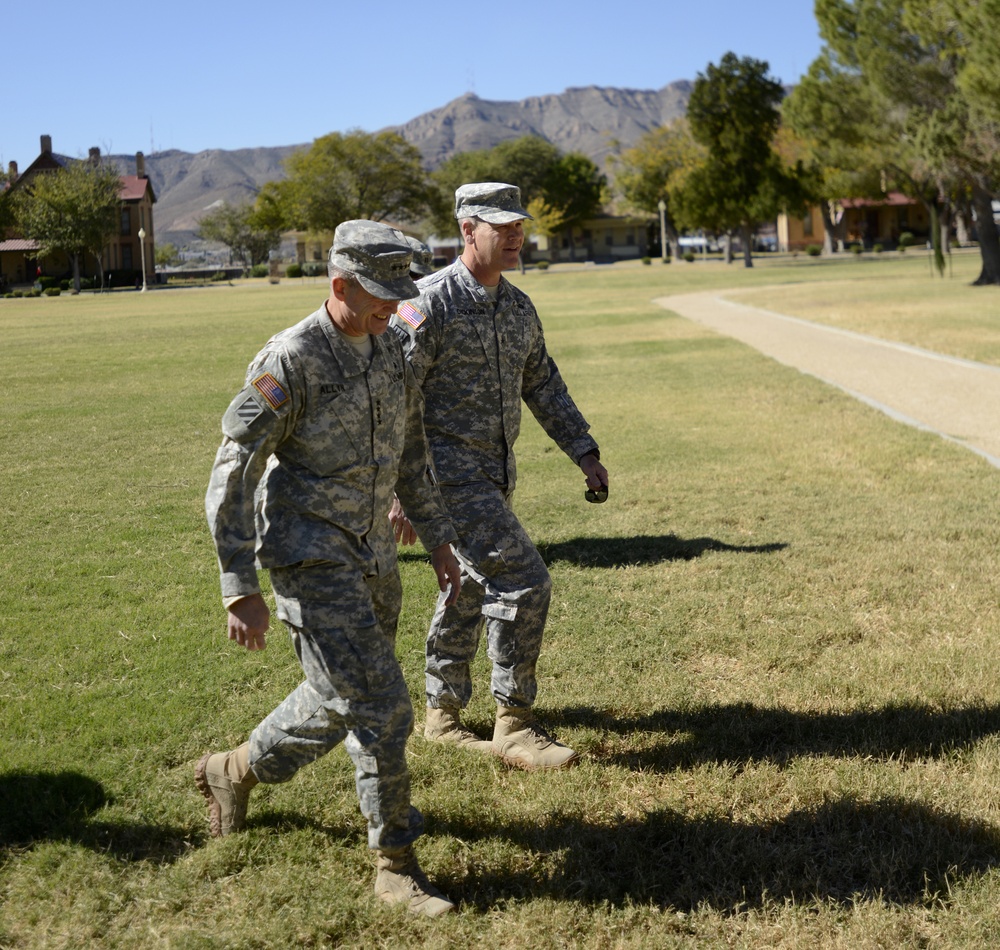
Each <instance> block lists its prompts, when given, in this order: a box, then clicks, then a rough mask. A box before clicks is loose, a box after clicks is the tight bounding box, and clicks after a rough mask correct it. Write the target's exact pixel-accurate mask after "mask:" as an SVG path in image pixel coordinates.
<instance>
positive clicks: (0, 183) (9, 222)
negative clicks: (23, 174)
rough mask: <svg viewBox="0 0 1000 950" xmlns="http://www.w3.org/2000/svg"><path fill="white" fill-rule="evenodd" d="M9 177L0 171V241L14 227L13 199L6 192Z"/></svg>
mask: <svg viewBox="0 0 1000 950" xmlns="http://www.w3.org/2000/svg"><path fill="white" fill-rule="evenodd" d="M9 181H10V176H9V175H8V174H7V173H6V172H5V171H4V170H3V169H0V240H3V238H4V237H6V235H7V230H8V229H9V228H12V227H13V226H14V199H13V196H12V195H11V194H10V193H9V191H8V183H9Z"/></svg>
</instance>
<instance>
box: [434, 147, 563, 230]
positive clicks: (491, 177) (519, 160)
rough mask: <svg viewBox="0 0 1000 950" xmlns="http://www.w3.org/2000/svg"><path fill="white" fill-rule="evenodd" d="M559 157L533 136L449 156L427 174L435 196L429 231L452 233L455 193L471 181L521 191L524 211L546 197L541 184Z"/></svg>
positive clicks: (543, 186)
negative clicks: (514, 188) (484, 182)
mask: <svg viewBox="0 0 1000 950" xmlns="http://www.w3.org/2000/svg"><path fill="white" fill-rule="evenodd" d="M561 157H562V156H561V154H560V152H559V149H558V148H556V146H554V145H552V144H551V143H550V142H547V141H546V140H545V139H543V138H539V137H538V136H537V135H524V136H521V137H520V138H516V139H509V140H508V141H506V142H501V143H500V144H499V145H496V146H494V147H493V148H488V149H476V150H473V151H468V152H458V153H456V154H455V155H452V156H451V158H449V159H448V160H447V161H445V162H442V164H441V165H440V166H438V168H436V169H435V170H434V171H433V172H432V173H431V178H432V180H433V182H434V185H435V187H436V190H437V193H438V194H437V205H436V208H435V213H434V215H433V220H432V222H431V224H432V227H433V228H434V230H436V231H437V232H438V233H439V234H448V233H453V232H455V231H456V229H457V225H456V224H455V216H454V213H455V190H456V189H457V188H458V187H459V186H460V185H464V184H467V183H469V182H472V181H503V182H507V183H508V184H511V185H517V187H518V188H520V189H521V202H522V204H523V206H524V207H525V208H527V207H528V205H529V204H530V203H531V202H532V200H534V199H535V198H536V197H539V196H544V195H546V194H547V191H546V188H545V183H546V181H547V179H548V176H549V175H550V173H551V171H552V169H553V168H554V166H556V164H557V163H558V162H559V160H560V158H561ZM546 200H548V199H546Z"/></svg>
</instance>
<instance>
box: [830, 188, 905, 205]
mask: <svg viewBox="0 0 1000 950" xmlns="http://www.w3.org/2000/svg"><path fill="white" fill-rule="evenodd" d="M840 203H841V204H842V205H843V206H844V207H845V208H884V207H887V206H890V207H895V206H897V205H915V204H917V201H916V199H915V198H908V197H907V196H906V195H901V194H900V193H899V192H898V191H890V192H889V194H887V195H886V196H885V197H884V198H845V199H844V200H843V201H841V202H840Z"/></svg>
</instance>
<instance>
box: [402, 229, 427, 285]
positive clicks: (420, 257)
mask: <svg viewBox="0 0 1000 950" xmlns="http://www.w3.org/2000/svg"><path fill="white" fill-rule="evenodd" d="M406 243H407V244H409V245H410V250H411V251H413V260H412V261H411V262H410V271H411V272H412V273H414V274H419V275H420V276H421V277H426V276H427V275H428V274H433V273H434V253H433V252H432V251H431V249H430V248H429V247H428V246H427V245H426V244H424V242H423V241H418V240H417V239H416V238H415V237H410V236H409V235H406Z"/></svg>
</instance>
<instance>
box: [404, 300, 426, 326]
mask: <svg viewBox="0 0 1000 950" xmlns="http://www.w3.org/2000/svg"><path fill="white" fill-rule="evenodd" d="M396 316H398V317H399V319H400V320H402V321H403V322H404V323H408V324H409V325H410V326H411V327H413V329H414V330H416V329H417V327H419V326H420V324H421V323H423V322H424V320H426V319H427V317H425V316H424V315H423V314H422V313H421V312H420V311H419V310H418V309H417V308H416V307H414V306H413V304H411V303H409V301H403V303H401V304H400V305H399V309H398V310H397V311H396Z"/></svg>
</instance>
